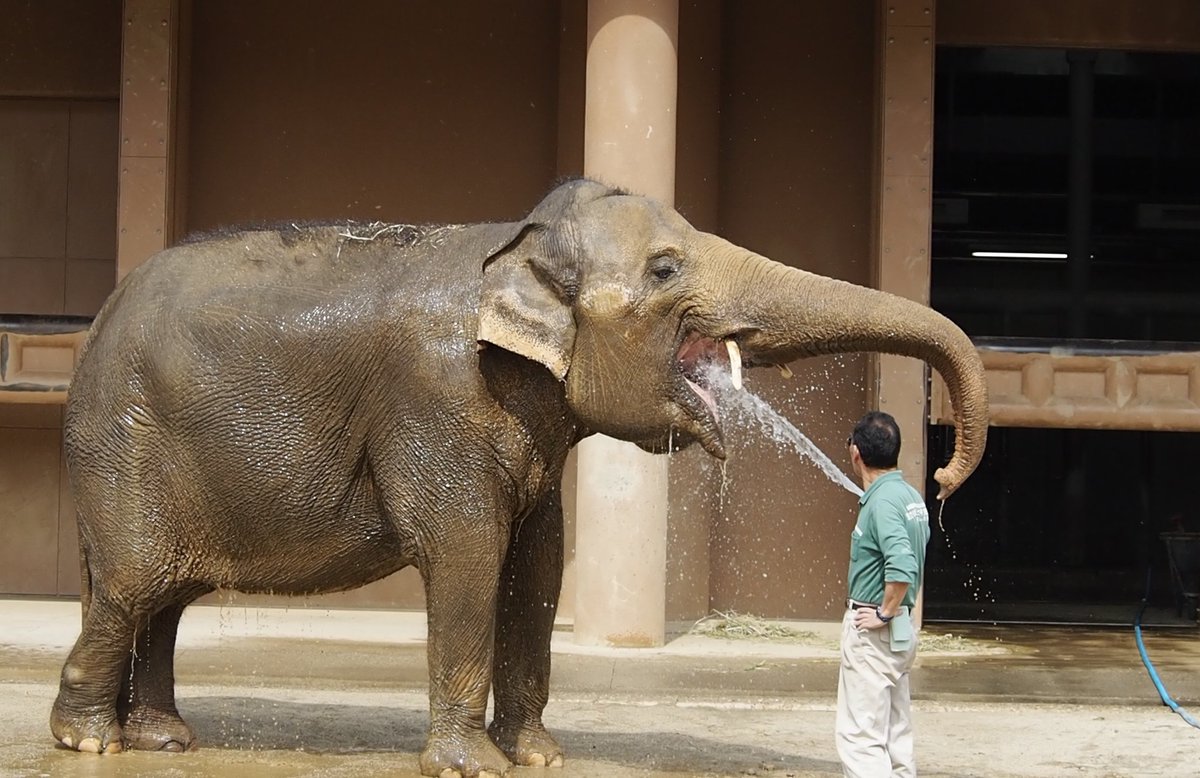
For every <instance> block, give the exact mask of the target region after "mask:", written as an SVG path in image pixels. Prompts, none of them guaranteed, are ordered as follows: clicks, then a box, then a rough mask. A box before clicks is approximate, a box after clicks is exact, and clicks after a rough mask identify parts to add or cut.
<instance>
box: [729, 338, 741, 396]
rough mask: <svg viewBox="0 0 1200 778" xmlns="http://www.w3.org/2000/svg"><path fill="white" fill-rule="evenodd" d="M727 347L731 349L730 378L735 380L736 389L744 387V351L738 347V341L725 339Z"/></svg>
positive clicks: (734, 386)
mask: <svg viewBox="0 0 1200 778" xmlns="http://www.w3.org/2000/svg"><path fill="white" fill-rule="evenodd" d="M725 348H726V349H728V350H729V372H730V379H731V380H732V381H733V388H734V389H741V388H742V351H741V349H739V348H738V344H737V341H733V340H727V341H725Z"/></svg>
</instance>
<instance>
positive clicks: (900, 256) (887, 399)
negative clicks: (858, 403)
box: [874, 0, 934, 625]
mask: <svg viewBox="0 0 1200 778" xmlns="http://www.w3.org/2000/svg"><path fill="white" fill-rule="evenodd" d="M877 7H878V9H879V11H878V13H879V16H878V18H879V49H878V63H879V70H880V72H879V84H880V89H879V106H878V116H879V151H878V166H877V170H878V181H879V184H878V189H877V192H876V202H877V204H878V211H877V214H876V225H877V227H876V231H877V240H876V255H875V269H876V279H875V280H876V286H877V287H878V288H879V289H882V290H884V291H885V292H891V293H892V294H896V295H900V296H901V297H907V298H908V299H910V300H915V301H917V302H920V303H924V304H925V305H928V304H929V283H930V256H929V253H930V225H931V223H932V214H933V195H932V189H933V55H934V39H933V17H934V0H878V3H877ZM875 366H876V373H875V387H874V390H875V391H874V394H875V404H876V406H877V407H878V408H879V409H880V410H883V411H887V412H888V413H890V414H892V416H894V417H895V418H896V423H897V424H898V425H899V426H900V436H901V439H902V440H903V446H902V448H901V451H900V468H901V469H902V470H903V471H904V474H905V477H906V478H907V480H908V482H909V483H911V484H912V485H913V486H915V487H916V488H917V489H918V490H920V491H921V492H922V493H924V491H925V468H926V460H925V453H926V452H925V446H926V440H925V425H926V423H927V418H928V408H927V400H928V396H927V391H926V371H927V368H926V366H925V363H923V362H921V361H920V360H917V359H911V358H909V357H900V356H895V355H892V354H880V355H879V356H878V357H877V358H876V359H875ZM922 594H923V593H922ZM923 599H924V598H923V596H920V597H919V599H918V601H917V612H916V613H915V614H914V615H915V619H916V621H917V623H918V625H919V624H920V619H921V610H922V608H921V605H922V603H923Z"/></svg>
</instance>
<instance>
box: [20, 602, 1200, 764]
mask: <svg viewBox="0 0 1200 778" xmlns="http://www.w3.org/2000/svg"><path fill="white" fill-rule="evenodd" d="M42 610H49V611H50V612H49V613H47V614H40V611H42ZM198 612H199V613H200V614H201V616H199V617H197V618H196V619H194V620H193V623H194V625H196V624H198V625H200V626H199V627H197V628H194V629H191V630H189V629H183V630H181V641H180V649H179V652H178V663H177V664H178V668H177V669H178V689H179V697H180V709H181V712H182V713H183V715H184V716H185V718H187V719H188V720H189V721H190V722H191V724H192V725H193V727H194V728H195V730H196V732H197V734H198V736H199V738H200V739H201V742H202V748H201V749H200V750H198V751H196V752H194V753H189V754H184V755H170V754H145V753H127V754H120V755H114V756H104V757H96V756H92V755H84V754H76V753H73V752H69V751H67V750H65V749H61V748H58V747H56V746H55V744H54V743H53V741H52V739H51V737H50V735H49V730H48V726H47V723H46V722H47V718H48V714H49V708H50V705H51V703H52V701H53V698H54V694H55V692H56V685H57V676H58V672H59V669H60V667H61V662H62V660H63V658H64V656H65V653H66V650H67V646H68V645H69V643H70V641H71V639H72V638H73V632H74V631H75V630H77V628H78V620H77V619H78V617H77V606H76V611H75V615H74V618H75V621H74V622H70V621H69V619H70V618H71V617H72V614H71V611H70V609H69V608H66V609H65V610H62V612H59V611H55V610H54V609H52V608H51V609H46V608H41V607H38V606H37V605H36V604H35V605H32V606H30V607H29V608H26V609H24V610H20V612H18V611H16V610H13V609H12V608H11V607H8V608H6V604H5V603H2V602H0V630H3V631H0V776H30V775H53V776H60V775H61V776H142V775H162V776H180V777H181V778H183V777H188V776H228V775H260V776H268V777H273V776H308V775H314V776H358V775H415V774H416V758H417V754H418V753H419V751H420V749H421V747H422V745H423V743H424V738H425V732H426V728H427V726H428V709H427V699H426V696H425V690H426V688H427V685H426V684H427V681H426V669H425V650H424V643H423V640H422V639H421V638H422V635H421V634H420V624H419V617H416V619H414V617H411V616H404V617H399V616H397V615H396V614H383V615H377V614H361V613H359V614H351V615H350V616H348V617H347V618H348V621H347V622H346V623H347V624H353V625H355V627H356V628H361V627H362V625H363V623H364V622H370V620H372V619H376V618H378V619H379V620H380V622H379V623H380V624H391V623H394V622H396V621H397V620H399V621H402V622H404V621H406V620H407V622H406V623H408V624H409V626H408V627H406V628H405V629H402V630H400V631H399V632H398V633H395V634H384V632H385V631H384V630H383V628H382V627H381V628H379V629H374V628H372V629H371V630H369V635H367V636H364V635H362V634H358V633H355V632H354V630H353V629H343V626H344V625H343V624H342V622H335V623H332V624H330V623H325V624H323V625H322V624H321V623H319V622H320V619H315V621H316V622H318V623H317V626H311V625H310V626H306V627H304V628H303V629H300V630H299V631H298V632H297V631H289V630H287V629H274V628H272V629H252V630H244V629H242V630H239V629H235V628H233V627H234V626H235V625H231V623H230V622H231V621H232V620H231V619H229V618H228V617H227V616H225V617H217V619H216V622H215V623H216V627H213V625H212V624H208V625H204V624H202V622H203V614H204V612H203V611H198ZM31 613H32V614H34V615H32V616H31ZM209 615H211V614H209ZM255 618H256V619H263V620H266V621H268V622H269V621H271V620H272V619H275V618H277V617H276V616H273V615H270V614H268V615H266V616H256V617H255ZM64 619H67V620H68V625H69V626H66V627H63V626H62V623H61V622H62V621H63V620H64ZM309 621H310V622H311V621H314V619H312V618H310V619H309ZM807 626H809V627H811V628H812V635H811V638H810V639H808V640H807V641H805V642H803V643H800V644H784V645H780V644H778V643H775V644H772V643H766V642H756V641H752V642H745V641H728V640H717V639H714V638H698V637H696V636H686V637H680V638H678V639H676V640H674V641H672V643H671V645H669V646H667V647H665V648H663V649H655V650H650V651H637V650H624V651H622V650H612V649H586V648H583V647H576V646H573V645H572V644H571V639H570V634H569V633H562V634H558V635H556V641H555V655H554V672H553V679H552V687H551V703H550V706H549V708H548V709H547V711H546V721H547V725H548V727H549V728H550V729H551V731H552V732H553V733H554V734H555V735H556V737H558V738H559V740H560V742H561V743H562V744H563V746H564V748H565V749H566V751H567V755H568V761H567V765H566V767H564V768H562V769H558V770H555V769H551V770H540V769H533V768H514V770H513V771H511V772H510V776H512V777H515V778H521V777H522V776H539V775H547V776H554V778H580V777H581V776H616V777H617V778H621V777H623V776H630V777H632V776H637V777H638V778H652V777H665V776H738V775H764V776H765V775H778V776H787V775H794V776H801V775H816V776H829V775H838V774H840V768H839V766H838V763H837V756H836V752H835V750H834V745H833V740H832V729H833V720H834V698H835V695H836V682H837V661H838V660H837V649H836V625H807ZM945 632H946V630H944V629H939V628H938V627H937V626H936V625H933V626H931V627H930V628H929V629H928V630H927V633H926V635H925V638H926V648H923V649H922V656H921V659H920V663H919V666H918V668H917V669H916V670H915V671H914V675H913V686H914V696H915V697H916V698H917V702H916V705H915V708H916V716H915V717H916V727H917V738H918V753H919V756H920V760H921V767H922V774H923V775H933V776H947V775H953V776H1010V775H1011V776H1060V775H1096V776H1142V775H1146V776H1149V775H1165V776H1192V775H1197V774H1198V773H1200V770H1198V769H1197V768H1196V764H1197V763H1198V762H1200V759H1198V757H1200V730H1197V729H1193V728H1190V727H1188V726H1187V725H1186V724H1185V723H1184V722H1183V721H1182V719H1180V718H1179V717H1178V716H1175V715H1174V714H1172V713H1170V711H1168V710H1167V709H1166V708H1164V707H1162V706H1161V704H1159V703H1158V698H1157V695H1156V693H1155V691H1154V689H1153V687H1152V685H1151V684H1150V681H1149V680H1148V678H1147V676H1146V673H1145V670H1144V669H1143V668H1142V665H1141V663H1140V660H1139V659H1138V655H1137V650H1136V647H1135V645H1134V642H1133V637H1132V633H1131V632H1127V631H1120V630H1080V629H1069V628H1044V627H1042V628H1036V629H1022V628H1013V627H972V628H971V629H963V628H961V627H959V626H957V625H956V626H955V628H954V634H953V636H952V637H946V635H945ZM344 634H349V635H350V636H351V637H353V638H354V639H351V640H347V639H343V635H344ZM364 637H373V638H374V637H378V638H381V639H364ZM383 638H386V639H383ZM1146 642H1147V648H1148V650H1149V651H1150V654H1151V656H1152V658H1153V659H1154V661H1155V663H1156V666H1157V667H1158V670H1159V672H1160V674H1161V676H1162V678H1163V680H1164V682H1165V683H1166V685H1167V687H1168V689H1169V690H1170V691H1171V692H1172V693H1173V694H1174V695H1175V697H1176V698H1177V699H1178V700H1179V701H1180V702H1181V703H1183V704H1185V706H1186V705H1190V706H1191V708H1192V711H1193V713H1196V712H1197V708H1200V672H1198V671H1200V634H1197V632H1196V631H1195V630H1175V631H1170V632H1156V633H1153V634H1148V635H1147V641H1146ZM1080 703H1086V704H1080Z"/></svg>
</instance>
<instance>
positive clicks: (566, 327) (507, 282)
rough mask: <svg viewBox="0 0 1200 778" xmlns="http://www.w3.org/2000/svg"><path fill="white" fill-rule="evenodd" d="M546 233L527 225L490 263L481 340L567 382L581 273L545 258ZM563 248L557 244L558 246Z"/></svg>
mask: <svg viewBox="0 0 1200 778" xmlns="http://www.w3.org/2000/svg"><path fill="white" fill-rule="evenodd" d="M546 232H547V230H546V228H543V227H541V226H537V225H527V226H526V227H525V228H524V229H523V230H522V231H521V232H520V234H519V235H518V236H517V238H516V239H515V240H514V241H513V242H512V243H510V244H508V245H507V246H505V247H504V248H502V249H500V250H499V251H498V252H496V253H495V254H493V255H492V256H490V257H489V258H488V261H487V264H486V265H485V266H484V270H483V291H482V294H481V296H480V300H479V332H478V333H477V334H476V336H475V337H476V339H477V340H478V341H480V342H483V343H490V344H492V345H494V346H499V347H500V348H503V349H507V350H508V351H511V352H513V353H514V354H520V355H521V356H523V357H525V358H526V359H532V360H533V361H535V362H540V363H542V364H543V365H545V366H546V368H547V369H548V370H549V371H550V372H551V373H553V374H554V377H555V378H557V379H558V380H560V381H562V380H564V379H565V378H566V376H567V371H568V370H570V368H571V351H572V349H573V348H574V344H575V317H574V314H573V313H572V311H571V305H572V304H573V303H574V302H575V294H576V292H577V289H578V281H577V273H576V270H575V268H573V267H569V264H573V263H568V262H565V261H563V260H562V259H561V258H559V259H557V261H556V259H555V258H551V257H547V256H545V253H546V252H545V250H544V247H545V246H546V245H547V243H548V241H547V240H545V238H546V234H545V233H546ZM555 242H557V241H555Z"/></svg>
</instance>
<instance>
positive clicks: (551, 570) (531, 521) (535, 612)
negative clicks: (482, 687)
mask: <svg viewBox="0 0 1200 778" xmlns="http://www.w3.org/2000/svg"><path fill="white" fill-rule="evenodd" d="M562 523H563V522H562V504H561V500H560V497H559V493H558V490H555V491H554V493H553V494H552V495H550V496H548V497H547V498H546V500H545V501H544V502H543V504H542V505H540V506H539V507H538V508H537V509H536V510H535V511H534V512H533V513H532V514H530V515H529V516H528V517H526V519H525V520H524V522H522V524H521V527H520V529H519V530H518V531H517V532H515V533H514V537H513V540H512V543H511V544H510V545H509V549H508V555H507V558H506V560H505V564H504V569H503V571H502V572H501V577H500V591H499V595H498V598H499V600H498V603H497V611H496V658H495V661H494V665H493V671H492V673H493V691H494V692H495V699H496V708H495V719H494V720H493V721H492V725H491V727H489V729H488V732H489V733H490V734H491V736H492V739H493V740H495V741H496V745H498V746H500V748H501V749H502V750H503V751H504V753H506V754H507V755H508V757H509V758H510V759H512V760H513V762H515V763H516V764H519V765H529V766H535V767H547V766H548V767H561V766H562V764H563V752H562V748H561V747H560V746H559V745H558V743H557V742H556V741H555V739H554V738H553V737H551V735H550V733H549V732H547V731H546V728H545V727H544V726H543V724H542V711H543V710H545V708H546V702H547V700H548V699H549V694H550V638H551V634H552V632H553V630H554V614H555V612H556V611H557V610H558V594H559V588H560V586H561V584H562V571H563V526H562Z"/></svg>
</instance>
